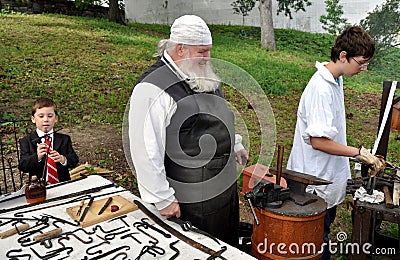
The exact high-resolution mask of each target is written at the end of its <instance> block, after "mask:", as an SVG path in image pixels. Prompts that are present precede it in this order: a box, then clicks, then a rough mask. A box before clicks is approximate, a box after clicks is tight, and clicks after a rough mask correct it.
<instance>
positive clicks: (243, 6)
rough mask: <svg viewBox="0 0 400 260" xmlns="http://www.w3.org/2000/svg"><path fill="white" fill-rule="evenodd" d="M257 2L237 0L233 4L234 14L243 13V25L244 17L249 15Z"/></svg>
mask: <svg viewBox="0 0 400 260" xmlns="http://www.w3.org/2000/svg"><path fill="white" fill-rule="evenodd" d="M254 5H255V2H254V1H253V0H236V1H235V2H233V3H232V4H231V6H232V7H233V13H234V14H241V15H242V25H243V26H244V17H245V16H248V15H249V13H250V12H251V10H252V9H253V8H254Z"/></svg>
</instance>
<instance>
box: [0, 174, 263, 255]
mask: <svg viewBox="0 0 400 260" xmlns="http://www.w3.org/2000/svg"><path fill="white" fill-rule="evenodd" d="M110 184H113V183H112V182H111V181H109V180H107V179H105V178H103V177H101V176H98V175H90V176H88V177H86V178H84V179H81V180H79V181H75V182H71V183H66V184H63V185H60V186H57V187H54V188H51V189H48V190H47V200H51V199H54V198H56V197H59V196H62V195H66V194H72V193H76V192H80V191H86V190H88V189H93V188H99V187H104V186H106V185H110ZM110 192H117V193H115V194H112V195H120V196H122V197H124V198H125V199H127V200H130V201H133V200H139V201H141V200H140V198H138V197H137V196H135V195H134V194H132V193H131V192H129V191H128V190H125V189H123V188H122V187H119V186H113V187H108V188H104V189H101V190H99V191H97V192H93V193H91V195H92V196H98V197H96V200H97V199H103V198H107V197H109V196H112V195H110V194H108V193H110ZM106 194H108V195H106ZM103 195H104V197H102V196H103ZM71 200H72V198H68V199H63V200H58V201H54V202H46V203H43V204H40V205H36V206H34V207H29V208H27V209H31V210H30V212H27V213H24V214H23V216H22V217H23V218H27V219H33V218H35V217H36V218H42V217H43V216H48V226H46V227H43V226H42V227H38V228H37V229H40V228H43V229H42V230H41V231H39V232H37V233H36V234H29V232H28V233H27V234H28V235H23V233H21V234H15V235H13V236H10V237H7V238H4V239H0V259H9V258H11V257H12V256H14V257H16V258H15V259H29V257H28V256H30V259H50V258H51V259H65V258H69V259H139V258H140V259H175V258H174V257H176V259H207V258H208V257H210V255H208V254H206V253H204V252H202V251H200V250H198V249H196V248H194V247H192V246H190V245H189V244H187V243H185V242H183V241H181V240H179V239H178V238H176V237H174V236H172V237H170V238H165V237H164V236H163V235H162V234H161V233H159V232H156V231H155V230H153V229H151V228H148V229H143V228H142V229H140V230H139V229H138V228H136V227H134V225H133V224H134V223H136V222H140V221H142V220H143V219H144V218H147V220H146V221H148V222H149V223H150V224H151V225H152V226H154V227H157V228H160V229H161V230H162V228H161V227H160V226H158V225H156V224H155V223H154V222H153V221H152V220H150V219H148V217H147V216H146V215H145V214H144V213H143V212H142V211H141V210H135V211H133V212H130V213H127V214H126V215H123V216H121V218H122V219H118V218H117V219H115V220H113V221H110V220H107V221H104V222H101V223H99V224H98V225H93V226H89V227H86V228H83V229H82V228H80V227H79V226H74V225H72V224H75V223H74V222H73V221H72V219H71V218H70V216H69V215H68V214H67V212H66V208H68V207H71V206H75V205H78V204H79V201H80V200H81V199H78V200H76V201H75V202H72V203H68V204H65V205H59V206H54V207H50V208H47V209H41V210H36V209H40V208H43V207H45V206H50V205H58V204H60V203H62V202H70V201H71ZM141 202H142V203H143V204H144V205H145V206H146V207H147V208H148V209H149V210H150V211H151V212H153V213H154V214H156V215H157V216H158V217H159V218H161V219H163V220H164V222H165V223H167V224H168V225H170V226H171V227H173V228H174V229H176V230H179V231H180V232H181V233H183V234H184V235H186V236H187V237H189V238H191V239H193V240H195V241H196V242H198V243H201V244H202V245H204V246H207V247H209V248H211V249H213V250H214V251H220V250H221V249H222V247H226V250H225V251H224V252H223V253H222V254H221V256H223V257H224V258H226V259H255V258H254V257H252V256H250V255H248V254H246V253H244V252H242V251H240V250H239V249H237V248H234V247H231V246H229V245H228V244H226V243H224V242H222V241H219V242H220V245H219V244H217V243H216V242H215V241H213V240H212V239H210V238H208V237H207V236H204V235H202V234H198V233H194V232H191V231H182V229H181V227H180V226H179V225H178V224H176V223H173V222H171V221H167V220H165V219H164V218H163V217H161V216H160V215H159V213H158V211H157V210H156V209H155V207H154V206H153V205H150V204H147V203H144V202H143V201H141ZM21 205H28V204H27V203H26V201H25V197H24V196H22V197H16V198H13V199H8V200H7V201H3V202H0V209H3V210H5V209H11V208H14V207H17V206H21ZM21 211H22V210H16V211H11V212H4V213H2V214H0V221H1V222H0V233H2V232H4V231H6V230H9V229H11V228H13V226H12V223H7V222H8V221H10V220H7V219H6V218H15V216H14V214H15V213H17V212H21ZM53 217H55V218H60V219H63V220H67V221H70V222H71V224H68V223H62V222H60V221H57V220H56V219H55V218H53ZM18 218H21V217H19V216H18ZM25 223H29V224H30V227H32V226H34V225H35V223H36V222H35V221H32V220H26V221H25ZM14 224H15V223H14ZM20 224H21V223H19V224H18V225H20ZM96 226H97V227H96ZM58 227H60V228H62V233H64V232H68V231H75V232H74V234H75V235H76V236H74V235H64V236H61V237H54V238H52V239H50V240H46V242H45V243H44V244H40V243H37V242H36V243H34V242H33V237H34V236H35V235H38V234H40V232H47V231H49V230H53V229H56V228H58ZM94 227H96V228H94ZM31 230H32V229H31ZM143 231H144V232H143ZM24 237H26V238H24ZM49 241H50V242H49ZM50 245H51V247H50ZM47 247H48V248H47ZM35 252H36V253H35ZM143 252H145V253H143ZM178 252H179V255H178ZM141 253H143V254H142V255H141ZM215 259H218V258H215Z"/></svg>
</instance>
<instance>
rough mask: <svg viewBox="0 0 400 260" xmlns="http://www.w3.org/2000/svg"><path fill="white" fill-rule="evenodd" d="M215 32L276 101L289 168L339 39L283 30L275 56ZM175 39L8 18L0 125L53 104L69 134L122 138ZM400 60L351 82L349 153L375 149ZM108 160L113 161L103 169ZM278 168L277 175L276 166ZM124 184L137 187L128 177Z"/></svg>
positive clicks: (89, 22) (236, 34) (79, 22)
mask: <svg viewBox="0 0 400 260" xmlns="http://www.w3.org/2000/svg"><path fill="white" fill-rule="evenodd" d="M210 29H211V31H212V32H213V43H214V44H213V49H212V56H213V58H217V59H220V60H225V61H227V62H230V63H232V64H234V65H236V66H238V67H240V68H242V69H243V70H244V71H246V72H247V73H248V75H250V76H251V77H253V78H254V79H255V81H256V82H257V83H258V84H259V85H260V87H261V88H262V90H263V91H264V93H265V94H266V95H267V98H268V100H269V103H270V104H271V107H272V109H273V115H274V120H275V121H274V122H275V126H274V127H275V129H272V128H271V131H275V133H276V142H277V143H282V144H284V145H285V155H284V158H285V159H284V166H285V165H286V164H285V162H286V160H287V158H288V156H289V153H290V147H291V145H292V139H293V131H294V126H295V123H296V110H297V104H298V101H299V98H300V95H301V92H302V90H303V89H304V87H305V86H306V84H307V82H308V80H309V78H310V77H311V75H312V74H313V73H314V72H315V67H314V65H315V61H316V60H318V61H327V60H329V54H330V46H332V44H333V42H334V38H333V37H332V36H331V35H327V34H311V33H306V32H299V31H294V30H283V29H277V30H275V37H276V42H277V47H278V51H276V52H272V51H269V50H267V49H264V48H261V47H260V43H259V38H260V30H259V28H255V27H245V28H243V27H241V26H222V25H211V26H210ZM242 30H244V32H245V33H244V34H242ZM168 35H169V28H168V26H164V25H149V24H138V23H132V24H128V26H121V25H118V24H112V23H109V22H108V21H107V20H104V19H93V18H82V17H69V16H63V15H51V14H46V15H23V14H6V13H1V12H0V89H1V93H0V98H1V104H0V116H2V117H3V118H5V117H9V116H10V115H11V114H12V115H13V117H15V118H17V119H29V107H30V106H31V104H32V102H33V101H34V100H35V99H36V98H37V97H39V96H44V95H49V96H52V97H53V99H54V101H55V102H56V103H57V104H59V106H60V109H59V110H60V119H61V120H60V122H59V124H60V126H61V127H62V126H63V125H65V126H66V125H68V126H69V127H78V128H79V127H82V126H90V125H91V124H98V123H100V124H109V125H110V126H113V127H115V129H116V130H117V131H119V132H121V126H122V118H123V113H124V110H125V106H126V104H127V102H128V100H129V97H130V94H131V91H132V89H133V87H134V84H135V81H136V80H137V78H138V77H139V76H140V75H141V74H142V72H143V71H144V70H145V69H146V68H147V67H148V66H150V65H151V64H152V63H153V62H154V61H155V58H154V57H152V54H153V53H155V52H156V46H157V43H158V41H159V40H160V39H162V38H167V37H168ZM242 35H245V36H242ZM399 53H400V52H399V51H398V50H393V51H392V53H390V56H388V57H386V58H384V59H383V62H382V63H381V64H373V65H372V66H371V67H370V68H369V69H370V70H368V71H367V72H366V73H361V74H360V75H358V76H356V77H353V78H346V79H345V93H346V97H345V99H346V100H345V102H346V106H347V114H348V129H347V130H348V141H349V144H351V145H354V146H358V145H361V144H363V145H365V146H367V147H369V146H371V145H372V144H373V141H374V139H375V136H376V133H377V125H378V117H379V108H380V93H381V90H382V83H383V81H385V80H395V79H396V78H397V79H398V76H399V75H400V74H399V70H400V67H399V66H397V65H395V63H394V61H396V60H399V56H400V54H399ZM225 90H226V97H227V100H228V102H229V103H230V104H231V105H232V106H234V107H235V108H236V110H237V111H238V112H239V113H240V115H241V116H242V117H243V119H244V121H245V124H246V126H247V129H248V130H249V142H250V144H251V151H250V155H251V162H250V163H255V162H256V161H257V159H258V154H259V151H260V144H261V142H260V131H259V126H258V124H257V122H258V121H257V120H258V118H257V116H256V115H255V113H254V110H253V109H252V108H251V106H249V104H248V102H246V100H244V99H243V98H240V95H239V94H238V93H237V92H235V91H234V90H232V89H229V88H226V89H225ZM261 101H262V102H265V100H261ZM392 135H393V136H392V137H391V141H390V144H389V153H388V158H389V159H390V160H392V161H393V162H395V163H399V158H400V149H399V143H398V141H396V140H395V136H394V135H396V134H392ZM273 150H274V149H273V148H272V153H273ZM270 156H272V154H270ZM275 157H276V156H274V157H273V158H275ZM107 160H108V158H107V156H106V158H105V159H104V163H107ZM272 165H276V163H275V159H273V161H272ZM122 179H123V180H124V182H126V183H132V182H133V180H132V176H129V175H126V176H123V178H122ZM126 185H128V184H126ZM344 211H345V210H344ZM343 214H344V217H343V218H341V219H343V221H345V222H347V223H348V222H349V217H348V215H346V212H343Z"/></svg>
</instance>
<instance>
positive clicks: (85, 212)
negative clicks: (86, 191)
mask: <svg viewBox="0 0 400 260" xmlns="http://www.w3.org/2000/svg"><path fill="white" fill-rule="evenodd" d="M93 200H94V198H93V197H91V198H90V200H89V203H88V204H87V205H86V208H85V210H84V211H83V213H82V216H81V218H80V219H79V222H82V221H83V220H84V219H85V217H86V214H87V213H88V211H89V208H90V206H92V203H93Z"/></svg>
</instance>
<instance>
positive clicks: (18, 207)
mask: <svg viewBox="0 0 400 260" xmlns="http://www.w3.org/2000/svg"><path fill="white" fill-rule="evenodd" d="M112 187H116V185H115V184H113V183H110V184H106V185H103V186H100V187H95V188H90V189H87V190H83V191H77V192H74V193H70V194H66V195H62V196H59V197H54V198H49V199H46V200H45V201H40V202H36V203H31V204H23V205H19V206H16V207H13V208H6V209H0V214H3V213H7V212H11V211H16V210H20V209H26V208H31V207H34V206H37V205H41V204H48V203H50V202H54V201H60V200H64V199H69V198H74V197H78V196H83V195H88V194H91V193H95V192H99V191H101V190H103V189H107V188H112Z"/></svg>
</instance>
